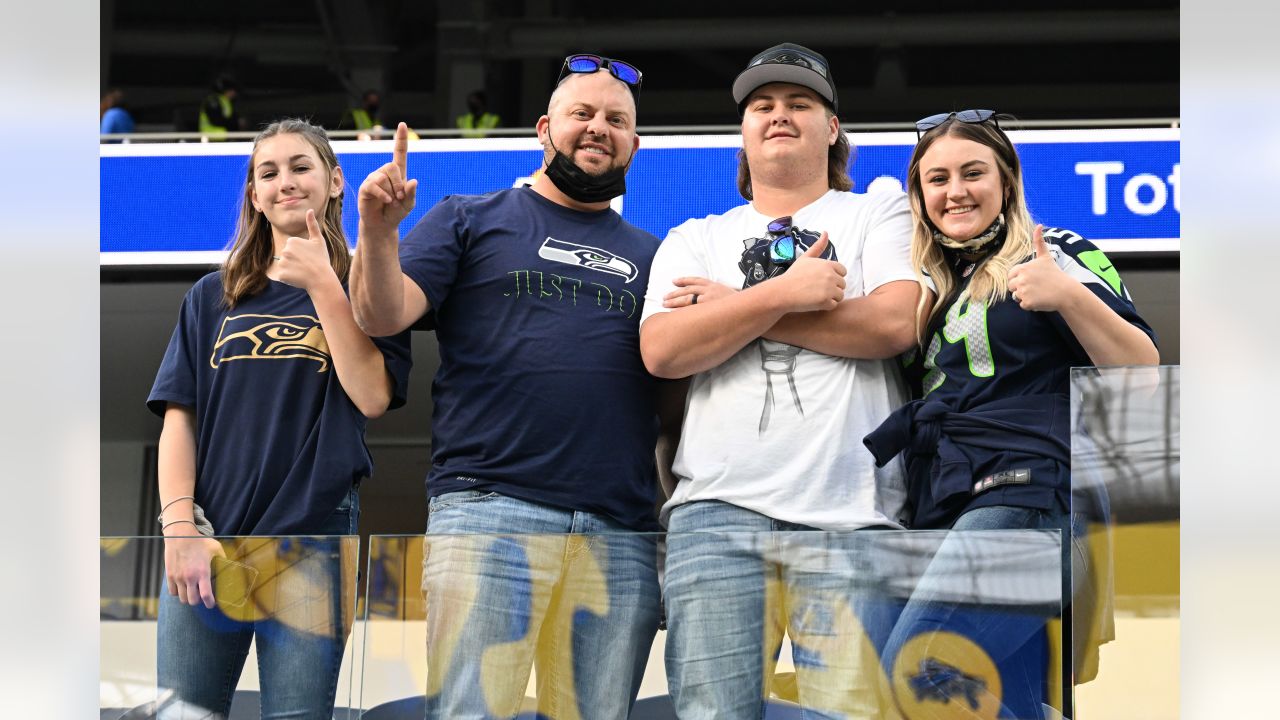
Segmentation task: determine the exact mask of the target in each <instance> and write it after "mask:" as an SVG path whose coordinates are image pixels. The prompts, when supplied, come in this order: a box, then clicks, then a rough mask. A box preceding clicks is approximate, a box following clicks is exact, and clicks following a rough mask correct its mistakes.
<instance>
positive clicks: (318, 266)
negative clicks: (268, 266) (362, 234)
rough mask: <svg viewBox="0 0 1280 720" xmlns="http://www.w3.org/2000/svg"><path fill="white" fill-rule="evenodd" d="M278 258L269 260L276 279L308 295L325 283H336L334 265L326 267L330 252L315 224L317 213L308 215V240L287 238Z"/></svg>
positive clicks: (318, 225) (308, 212)
mask: <svg viewBox="0 0 1280 720" xmlns="http://www.w3.org/2000/svg"><path fill="white" fill-rule="evenodd" d="M279 252H280V254H279V255H277V256H275V257H277V258H279V259H278V260H272V264H273V265H275V266H276V267H275V272H276V274H275V277H276V279H277V280H279V281H280V282H282V283H287V284H289V285H292V286H294V287H296V288H301V289H303V290H306V291H307V292H311V290H312V289H313V288H315V287H316V286H317V285H319V284H320V283H323V282H325V281H326V280H335V281H336V280H337V279H338V276H337V275H336V274H335V273H334V272H333V265H331V264H330V263H329V248H328V246H327V245H326V244H325V241H324V233H323V232H321V230H320V222H319V221H318V220H316V211H315V210H308V211H307V237H304V238H302V237H290V238H288V239H287V240H285V241H284V247H282V248H280V251H279Z"/></svg>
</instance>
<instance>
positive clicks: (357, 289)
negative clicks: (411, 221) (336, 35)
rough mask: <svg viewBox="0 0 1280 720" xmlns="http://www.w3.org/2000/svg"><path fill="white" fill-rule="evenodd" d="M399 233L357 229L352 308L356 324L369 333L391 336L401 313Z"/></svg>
mask: <svg viewBox="0 0 1280 720" xmlns="http://www.w3.org/2000/svg"><path fill="white" fill-rule="evenodd" d="M399 246H400V238H399V234H398V233H397V232H395V231H392V232H391V234H390V235H388V236H377V235H373V234H370V233H368V232H367V231H366V230H365V228H364V226H363V225H362V226H361V228H360V237H359V241H358V242H357V243H356V252H355V257H354V258H353V259H352V264H351V278H350V282H349V285H350V288H351V309H352V314H353V316H354V317H355V321H356V323H357V324H358V325H359V326H360V328H361V329H363V330H364V332H365V333H366V334H368V335H372V336H382V335H394V334H395V333H398V332H400V331H401V330H403V329H404V328H405V327H408V323H405V324H404V325H399V321H400V319H401V316H402V315H403V314H404V283H403V280H402V278H403V273H402V272H401V270H400V255H399Z"/></svg>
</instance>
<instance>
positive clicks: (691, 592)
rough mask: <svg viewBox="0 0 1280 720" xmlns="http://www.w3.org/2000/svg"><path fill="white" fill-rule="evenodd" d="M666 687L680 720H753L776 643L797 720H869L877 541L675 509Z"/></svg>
mask: <svg viewBox="0 0 1280 720" xmlns="http://www.w3.org/2000/svg"><path fill="white" fill-rule="evenodd" d="M667 530H668V532H667V560H666V578H665V587H664V598H665V601H666V608H667V646H666V664H667V682H668V684H669V686H670V690H671V698H672V701H673V702H674V704H675V708H676V714H677V715H678V717H680V720H704V719H706V720H710V719H712V718H714V719H716V720H731V719H734V720H736V719H739V718H741V719H748V718H749V719H751V720H758V719H759V718H761V717H763V715H764V711H765V699H766V697H767V696H768V694H769V693H770V689H771V687H770V681H771V680H772V678H773V675H774V670H775V665H776V662H777V658H778V653H779V650H780V648H781V643H782V636H783V632H784V631H785V632H786V633H787V634H788V635H790V637H791V644H792V661H793V662H794V664H795V667H796V677H795V679H796V696H797V697H798V699H799V703H800V705H801V717H804V718H863V717H878V714H877V712H876V707H877V703H878V702H879V699H878V684H879V678H880V670H879V665H878V658H879V652H878V649H877V648H878V645H879V643H878V642H877V639H878V640H879V641H881V642H882V641H883V639H884V636H885V634H887V632H888V629H889V628H891V627H892V625H893V614H892V606H891V605H889V604H887V603H882V602H878V601H876V589H875V575H876V574H875V573H874V572H873V564H874V562H875V557H874V552H872V551H871V548H870V545H871V544H872V543H873V541H874V538H875V536H877V535H879V534H880V533H876V532H868V531H857V532H849V533H828V532H821V531H815V530H814V529H813V528H810V527H807V526H803V525H796V524H792V523H786V522H782V521H779V520H774V519H772V518H769V517H767V516H765V515H761V514H759V513H756V512H753V511H751V510H747V509H744V508H740V507H737V506H735V505H730V504H728V503H723V502H718V501H706V500H704V501H697V502H691V503H686V504H684V505H680V506H679V507H677V508H675V509H674V510H673V511H672V512H671V517H670V521H669V524H668V528H667Z"/></svg>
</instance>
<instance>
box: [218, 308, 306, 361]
mask: <svg viewBox="0 0 1280 720" xmlns="http://www.w3.org/2000/svg"><path fill="white" fill-rule="evenodd" d="M294 359H302V360H314V361H316V362H317V363H319V364H320V366H319V367H318V368H316V372H325V371H327V370H328V369H329V363H330V356H329V343H328V342H326V341H325V339H324V330H322V329H320V321H319V320H316V319H315V318H313V317H311V316H310V315H228V316H227V317H226V319H224V320H223V321H222V327H221V328H219V329H218V340H217V342H215V343H214V344H213V355H212V356H210V358H209V365H210V367H213V368H214V369H217V367H218V366H219V365H221V364H222V363H225V362H230V361H232V360H294Z"/></svg>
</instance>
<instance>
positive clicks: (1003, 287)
mask: <svg viewBox="0 0 1280 720" xmlns="http://www.w3.org/2000/svg"><path fill="white" fill-rule="evenodd" d="M999 117H1000V119H1002V120H1003V119H1005V118H1006V116H999ZM1010 119H1011V118H1010ZM948 135H951V136H955V137H958V138H961V139H964V140H972V141H973V142H976V143H978V144H979V145H985V146H987V147H989V148H991V150H992V152H993V154H994V155H995V158H996V166H997V167H998V168H999V169H1000V183H1001V185H1003V187H1004V193H1005V200H1004V210H1003V212H1004V221H1005V238H1004V244H1003V245H1001V246H1000V248H999V249H998V250H996V252H995V253H994V254H993V255H992V256H991V257H989V258H987V259H986V260H985V261H984V262H983V263H982V264H980V265H979V266H978V268H977V269H976V270H975V271H974V274H973V279H972V280H970V281H969V286H968V287H967V288H965V291H964V292H965V294H966V295H967V296H968V297H969V299H970V302H980V303H983V304H984V305H986V306H988V307H990V306H991V304H992V303H995V302H999V301H1002V300H1004V299H1005V297H1007V296H1008V294H1009V271H1010V270H1012V269H1013V266H1014V265H1016V264H1018V263H1020V262H1022V261H1023V260H1024V259H1026V257H1027V256H1028V255H1030V254H1031V252H1032V240H1031V236H1032V233H1033V232H1034V231H1035V224H1034V223H1033V222H1032V220H1031V213H1030V212H1029V211H1028V210H1027V198H1026V194H1025V193H1024V191H1023V188H1022V163H1021V162H1020V161H1019V160H1018V151H1017V150H1016V149H1014V147H1013V142H1012V141H1010V140H1009V136H1008V135H1005V134H1004V131H1003V130H1001V129H1000V128H999V127H998V126H997V125H996V124H995V123H994V122H989V121H988V122H981V123H967V122H963V121H961V120H958V119H956V118H954V117H952V118H949V119H947V120H946V121H945V122H943V123H942V124H940V125H938V126H937V127H935V128H932V129H931V130H929V131H928V132H926V133H925V134H924V137H922V138H920V142H918V143H916V149H915V151H914V152H912V153H911V164H910V165H909V166H908V167H907V199H908V200H909V201H910V202H911V220H912V232H911V265H912V267H914V268H915V270H916V279H917V280H918V281H919V282H920V285H921V287H924V288H927V287H928V286H927V285H926V284H925V280H924V275H923V274H922V273H921V270H923V271H924V272H925V273H928V275H929V278H930V279H931V280H933V285H934V288H935V289H936V291H937V299H936V301H935V302H934V304H933V310H932V311H930V313H929V316H928V317H924V306H925V304H926V303H927V297H926V294H925V293H923V292H922V293H920V303H919V304H918V305H916V340H917V342H919V343H920V346H921V347H922V348H923V347H924V345H925V340H926V338H925V331H926V329H927V328H928V327H929V323H931V322H932V321H933V319H934V318H935V317H937V316H938V314H940V313H943V312H946V311H947V307H946V306H947V305H949V304H950V303H948V302H947V300H948V298H950V296H951V292H952V291H953V290H954V289H955V286H956V281H955V278H954V277H952V275H951V268H950V267H948V265H947V261H946V257H945V256H944V255H943V254H942V246H941V245H939V244H938V243H937V242H936V241H935V240H934V239H933V231H934V230H935V228H934V226H933V222H932V221H931V220H929V214H928V212H927V211H926V210H925V207H924V189H923V186H922V185H921V182H920V159H921V158H922V157H924V154H925V152H926V151H927V150H928V149H929V147H930V146H932V145H933V143H934V142H936V141H937V140H938V138H941V137H946V136H948ZM957 301H958V298H957Z"/></svg>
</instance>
